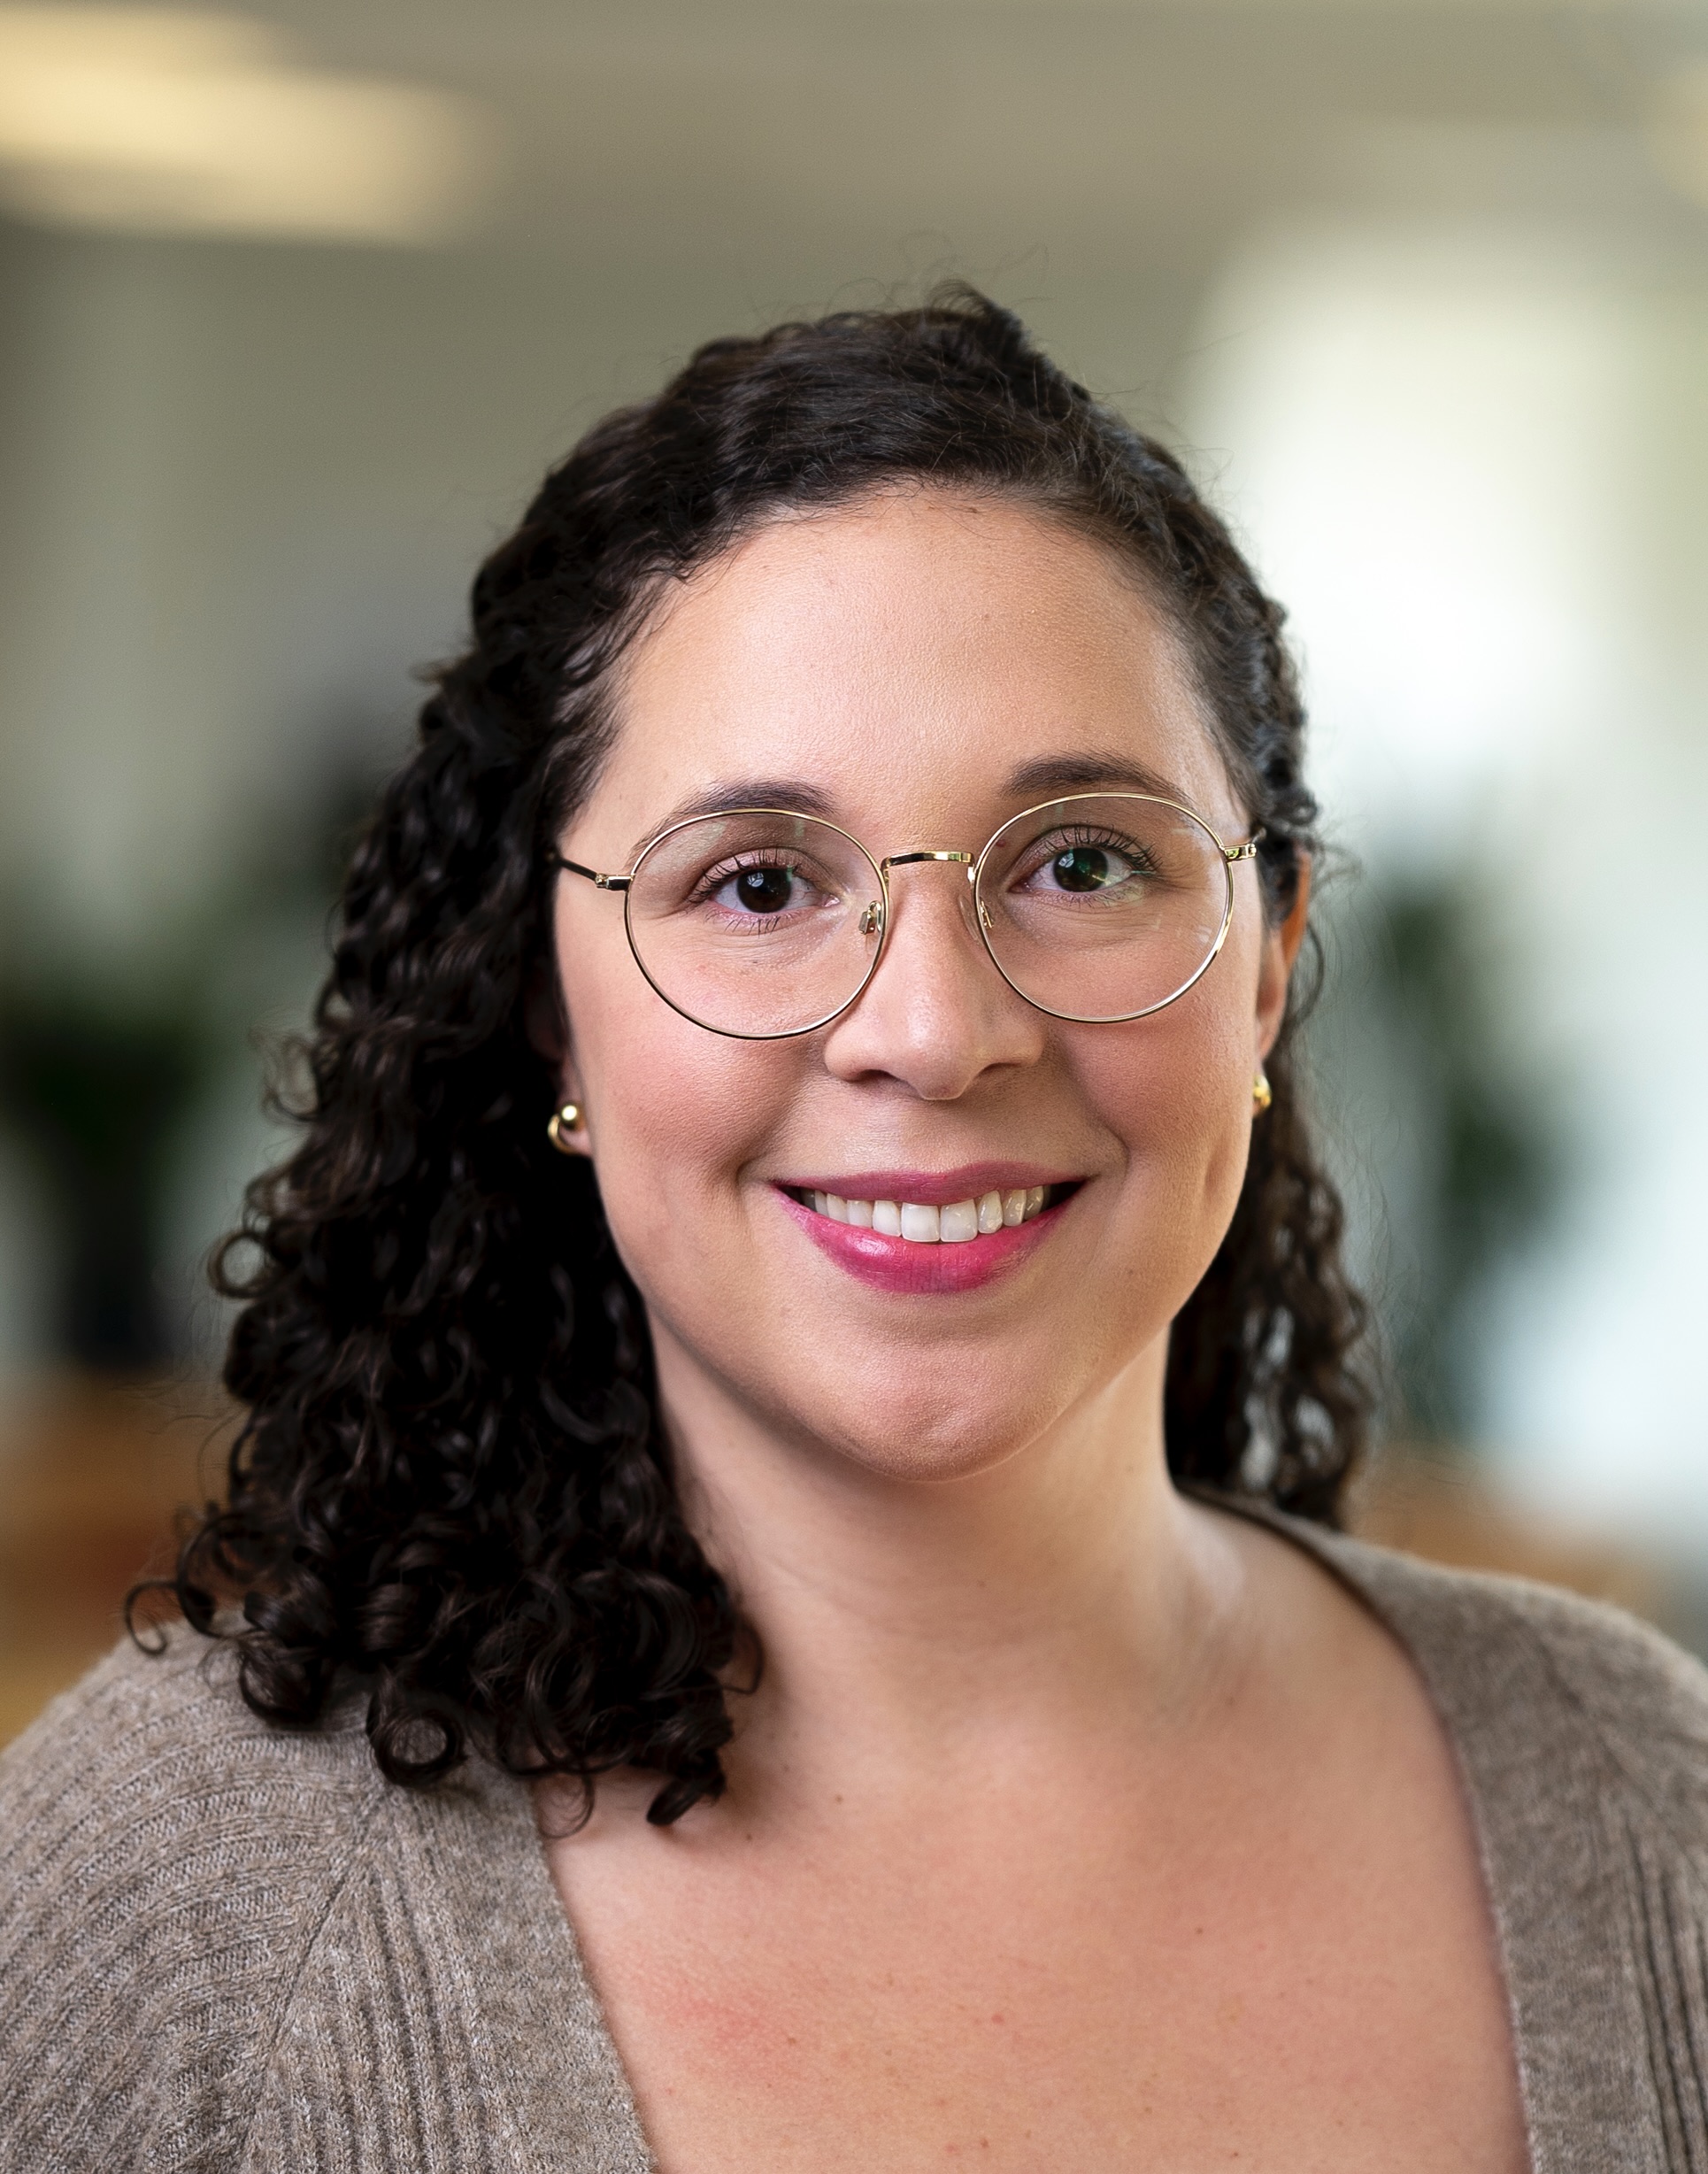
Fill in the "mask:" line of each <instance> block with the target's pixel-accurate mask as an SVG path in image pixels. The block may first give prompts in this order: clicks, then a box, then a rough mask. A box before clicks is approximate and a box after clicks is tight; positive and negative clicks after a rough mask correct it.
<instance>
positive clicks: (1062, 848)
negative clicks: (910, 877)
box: [550, 792, 1263, 1042]
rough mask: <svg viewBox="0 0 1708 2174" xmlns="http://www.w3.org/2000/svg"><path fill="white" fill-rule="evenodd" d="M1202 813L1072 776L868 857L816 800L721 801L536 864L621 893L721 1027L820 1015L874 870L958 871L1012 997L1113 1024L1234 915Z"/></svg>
mask: <svg viewBox="0 0 1708 2174" xmlns="http://www.w3.org/2000/svg"><path fill="white" fill-rule="evenodd" d="M1261 836H1263V833H1262V832H1261V831H1260V830H1259V831H1258V832H1257V833H1256V834H1255V835H1254V836H1251V837H1250V838H1248V839H1247V840H1246V841H1245V843H1244V844H1242V845H1224V844H1223V843H1222V841H1221V840H1220V838H1219V837H1218V836H1217V835H1216V833H1215V832H1214V831H1213V830H1212V829H1211V828H1210V825H1209V824H1208V823H1207V822H1205V821H1204V818H1203V817H1202V816H1201V815H1195V814H1194V813H1192V811H1191V809H1190V808H1187V807H1182V806H1180V805H1179V803H1178V802H1176V801H1173V800H1165V799H1161V798H1156V797H1154V796H1152V795H1150V794H1149V793H1130V792H1098V793H1074V794H1072V795H1070V796H1069V797H1068V798H1066V799H1061V800H1048V801H1045V802H1044V803H1043V804H1042V806H1038V807H1029V808H1027V809H1025V810H1024V811H1023V812H1022V813H1020V814H1019V815H1015V816H1012V817H1011V818H1010V820H1009V821H1007V822H1005V823H1004V824H1003V825H1002V827H1001V829H998V830H997V831H996V833H995V835H994V836H992V837H991V838H990V840H989V843H988V844H986V845H985V847H984V850H983V851H982V852H979V853H977V854H974V853H966V852H942V851H936V850H924V851H920V852H907V853H888V854H886V855H885V856H884V858H883V859H882V860H874V859H873V856H872V855H871V854H870V853H869V852H867V851H866V847H865V846H864V845H862V844H860V842H859V840H858V838H856V837H854V836H851V835H850V833H849V832H848V831H846V830H843V829H840V828H839V827H838V826H837V825H836V824H835V823H832V822H827V821H824V819H823V818H822V817H821V816H817V815H802V814H799V813H796V812H795V811H793V810H792V809H789V808H773V807H739V808H730V809H728V810H727V811H725V812H724V813H719V814H716V815H696V816H691V817H689V820H688V821H685V822H679V823H673V824H671V826H670V827H669V829H666V830H661V831H659V833H658V836H656V837H654V838H652V839H650V841H649V842H648V844H646V845H644V846H643V847H642V850H641V852H640V855H639V857H638V858H637V860H635V865H634V867H632V868H631V869H630V870H629V872H628V874H627V875H604V874H602V873H601V872H600V871H599V870H598V869H596V868H585V867H582V866H581V863H580V862H579V861H575V860H565V858H564V856H563V855H562V854H561V853H553V854H552V855H551V857H550V858H551V861H552V864H553V865H554V866H555V867H558V868H566V869H567V870H568V871H569V873H570V874H571V875H581V876H585V877H586V879H587V881H588V882H589V883H596V884H597V885H598V887H599V889H600V890H614V891H620V892H621V893H622V895H623V921H624V926H625V928H626V929H627V933H628V943H629V948H630V950H631V951H632V952H634V954H635V965H636V966H638V967H639V968H640V969H641V972H642V974H643V975H645V976H646V978H647V980H648V981H649V982H650V983H651V984H652V986H653V988H654V989H655V990H656V991H658V994H659V996H661V997H662V998H664V1000H665V1002H666V1004H668V1005H669V1006H671V1008H672V1009H673V1010H674V1011H677V1012H680V1013H681V1014H682V1016H683V1018H685V1019H689V1020H692V1021H694V1023H695V1024H696V1026H700V1027H705V1028H707V1029H710V1030H711V1032H712V1033H713V1034H725V1035H729V1036H732V1037H735V1039H737V1040H740V1041H749V1042H770V1041H780V1040H782V1039H784V1038H785V1037H788V1036H789V1035H795V1034H811V1033H812V1031H813V1030H814V1029H815V1028H819V1027H826V1026H828V1025H829V1024H830V1022H831V1021H832V1020H834V1019H838V1018H840V1017H841V1016H842V1014H843V1013H844V1012H845V1011H847V1010H848V1008H849V1006H850V1005H852V1004H853V1003H854V1001H855V1000H856V998H858V996H859V995H860V993H861V991H863V990H864V989H865V988H866V984H867V983H868V982H870V981H871V979H872V977H873V975H874V974H875V973H876V972H877V970H878V962H879V960H881V957H882V956H883V947H884V938H885V937H886V935H887V933H888V931H889V925H890V885H889V879H890V874H891V871H892V870H893V869H896V868H902V867H910V866H912V864H913V863H915V862H919V861H931V860H940V861H947V862H950V863H951V864H954V865H956V866H958V867H962V868H964V869H965V870H966V882H967V885H968V896H969V900H970V904H971V906H972V909H973V914H972V917H973V923H974V925H975V926H976V927H977V929H978V932H979V935H980V936H981V938H982V939H983V943H984V948H985V950H986V952H988V953H989V958H990V963H991V964H992V965H993V966H994V967H995V968H996V971H997V973H998V974H1000V975H1002V977H1003V979H1004V981H1005V982H1006V983H1008V985H1009V987H1010V988H1011V989H1012V990H1013V991H1014V992H1015V993H1016V995H1018V996H1020V997H1023V998H1025V999H1026V1001H1027V1003H1028V1004H1030V1005H1033V1006H1035V1007H1036V1008H1037V1009H1038V1010H1039V1011H1041V1012H1045V1013H1048V1014H1049V1015H1050V1017H1051V1018H1052V1019H1070V1020H1075V1021H1083V1022H1086V1023H1088V1024H1113V1023H1114V1022H1115V1021H1119V1020H1129V1019H1143V1018H1145V1017H1146V1016H1147V1015H1148V1014H1150V1013H1152V1012H1159V1011H1161V1010H1162V1008H1163V1006H1165V1005H1167V1004H1173V1001H1174V1000H1175V998H1177V997H1182V996H1184V995H1185V994H1186V991H1188V990H1189V989H1190V988H1191V986H1192V984H1193V983H1195V982H1196V981H1197V980H1198V978H1199V977H1200V975H1203V974H1204V972H1205V971H1206V970H1207V968H1209V966H1210V963H1211V961H1212V960H1213V959H1214V958H1215V956H1216V954H1217V952H1219V951H1220V949H1221V947H1222V944H1223V943H1224V942H1225V941H1226V939H1227V931H1228V929H1229V926H1230V925H1231V923H1232V921H1233V917H1234V868H1235V864H1236V863H1237V862H1239V861H1242V860H1254V859H1255V858H1256V856H1257V851H1258V839H1259V838H1261Z"/></svg>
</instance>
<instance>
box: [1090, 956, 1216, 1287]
mask: <svg viewBox="0 0 1708 2174" xmlns="http://www.w3.org/2000/svg"><path fill="white" fill-rule="evenodd" d="M1208 978H1209V977H1206V981H1205V982H1204V983H1199V985H1198V987H1197V988H1196V989H1194V990H1191V991H1189V992H1188V994H1187V995H1186V996H1184V997H1183V998H1181V1000H1180V1002H1179V1003H1178V1004H1174V1005H1172V1006H1170V1007H1169V1008H1168V1010H1166V1012H1160V1013H1158V1014H1156V1016H1155V1017H1154V1018H1151V1019H1148V1020H1135V1021H1134V1022H1133V1023H1132V1024H1131V1025H1130V1026H1127V1027H1120V1028H1104V1029H1090V1030H1089V1034H1088V1038H1087V1039H1085V1040H1084V1041H1083V1043H1082V1044H1081V1047H1080V1049H1079V1050H1078V1051H1077V1052H1075V1054H1076V1058H1077V1063H1076V1070H1077V1071H1078V1073H1079V1076H1080V1080H1081V1089H1082V1091H1083V1092H1084V1094H1085V1096H1086V1099H1087V1100H1088V1102H1089V1105H1090V1106H1091V1108H1092V1109H1093V1111H1094V1112H1095V1114H1096V1118H1097V1120H1098V1121H1099V1122H1100V1123H1101V1124H1102V1125H1103V1126H1104V1127H1105V1128H1106V1129H1108V1130H1109V1131H1110V1132H1111V1133H1112V1134H1113V1135H1114V1136H1115V1137H1116V1138H1117V1139H1118V1140H1119V1142H1120V1143H1121V1145H1122V1147H1123V1149H1124V1150H1125V1163H1126V1173H1125V1183H1124V1184H1123V1186H1122V1189H1121V1202H1122V1212H1121V1214H1120V1216H1119V1223H1120V1226H1121V1229H1120V1239H1119V1242H1120V1243H1121V1244H1123V1245H1128V1246H1130V1247H1131V1249H1132V1250H1131V1253H1130V1254H1129V1259H1130V1260H1133V1261H1134V1262H1135V1264H1136V1263H1144V1262H1148V1263H1150V1264H1151V1265H1152V1266H1153V1267H1154V1269H1155V1271H1156V1272H1157V1273H1158V1275H1159V1276H1166V1278H1167V1280H1168V1282H1169V1284H1170V1285H1171V1287H1172V1288H1171V1293H1170V1296H1171V1298H1172V1300H1173V1304H1172V1306H1171V1311H1172V1310H1177V1309H1178V1307H1179V1305H1181V1304H1183V1303H1184V1301H1185V1299H1186V1297H1187V1295H1188V1294H1189V1291H1190V1290H1191V1288H1192V1287H1193V1285H1194V1284H1196V1282H1197V1280H1198V1279H1199V1277H1200V1276H1202V1275H1203V1274H1204V1269H1205V1268H1208V1266H1209V1264H1210V1262H1211V1260H1212V1259H1213V1258H1214V1255H1215V1253H1216V1249H1217V1247H1218V1246H1219V1245H1220V1243H1221V1241H1222V1237H1223V1236H1224V1235H1225V1233H1226V1231H1227V1225H1228V1223H1229V1222H1230V1221H1231V1220H1232V1218H1233V1214H1234V1209H1235V1206H1236V1204H1237V1202H1238V1199H1239V1193H1240V1186H1241V1184H1242V1183H1243V1179H1244V1176H1245V1165H1246V1158H1247V1153H1248V1150H1249V1146H1250V1091H1251V1072H1252V1064H1251V1021H1250V1015H1249V1014H1245V1013H1243V1012H1242V1010H1241V1009H1240V1007H1239V1006H1237V1005H1235V1004H1233V1003H1230V1002H1228V1001H1227V991H1226V990H1225V989H1224V990H1222V991H1212V990H1211V989H1210V988H1209V987H1208V985H1207V984H1208ZM1229 979H1230V981H1231V980H1232V979H1233V977H1232V976H1230V977H1229Z"/></svg>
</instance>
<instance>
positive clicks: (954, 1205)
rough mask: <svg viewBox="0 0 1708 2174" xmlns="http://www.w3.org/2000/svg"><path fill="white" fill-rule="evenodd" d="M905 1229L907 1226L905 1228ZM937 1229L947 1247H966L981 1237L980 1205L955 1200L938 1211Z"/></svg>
mask: <svg viewBox="0 0 1708 2174" xmlns="http://www.w3.org/2000/svg"><path fill="white" fill-rule="evenodd" d="M903 1227H904V1229H905V1225H904V1226H903ZM937 1228H938V1231H939V1234H940V1235H941V1237H942V1242H943V1244H944V1245H966V1241H967V1240H968V1238H975V1237H978V1235H979V1204H978V1202H977V1201H976V1200H955V1201H952V1202H951V1203H950V1206H948V1207H944V1208H939V1209H938V1211H937Z"/></svg>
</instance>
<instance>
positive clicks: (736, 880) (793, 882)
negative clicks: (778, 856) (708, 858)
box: [699, 860, 825, 919]
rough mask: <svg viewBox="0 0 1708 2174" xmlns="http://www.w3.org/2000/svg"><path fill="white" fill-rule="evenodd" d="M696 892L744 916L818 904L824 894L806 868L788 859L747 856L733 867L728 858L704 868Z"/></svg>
mask: <svg viewBox="0 0 1708 2174" xmlns="http://www.w3.org/2000/svg"><path fill="white" fill-rule="evenodd" d="M699 896H700V897H701V898H702V899H704V901H705V902H706V903H707V904H708V905H711V906H721V907H722V908H723V910H724V911H725V912H726V913H727V914H739V915H740V916H742V918H743V919H753V918H756V917H763V918H770V917H772V916H773V915H776V914H785V913H789V912H797V913H798V912H800V911H802V910H803V909H805V908H809V907H812V906H821V905H823V904H824V902H825V894H824V892H823V891H822V890H820V888H819V885H818V884H817V883H814V882H813V881H812V876H811V875H810V874H809V873H808V872H807V870H806V869H804V867H801V866H800V865H799V864H798V863H797V862H794V861H788V860H750V861H748V862H747V863H746V864H745V866H743V867H737V868H732V867H730V866H729V865H728V863H727V862H725V863H724V865H723V866H722V867H716V868H712V869H710V870H708V871H707V873H706V875H704V878H703V879H702V881H701V883H700V886H699Z"/></svg>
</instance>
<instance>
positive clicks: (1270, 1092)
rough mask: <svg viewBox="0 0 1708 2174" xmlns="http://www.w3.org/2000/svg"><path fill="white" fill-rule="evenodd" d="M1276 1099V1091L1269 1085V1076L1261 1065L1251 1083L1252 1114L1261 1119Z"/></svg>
mask: <svg viewBox="0 0 1708 2174" xmlns="http://www.w3.org/2000/svg"><path fill="white" fill-rule="evenodd" d="M1274 1099H1275V1091H1274V1089H1273V1087H1271V1085H1270V1084H1269V1075H1268V1073H1267V1072H1266V1071H1265V1070H1264V1068H1263V1067H1262V1066H1261V1065H1259V1066H1258V1069H1257V1072H1256V1074H1255V1075H1253V1078H1252V1081H1251V1114H1252V1115H1253V1116H1254V1117H1261V1116H1262V1115H1263V1114H1264V1112H1265V1111H1266V1109H1267V1108H1268V1107H1269V1105H1270V1104H1271V1103H1272V1102H1273V1100H1274Z"/></svg>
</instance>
